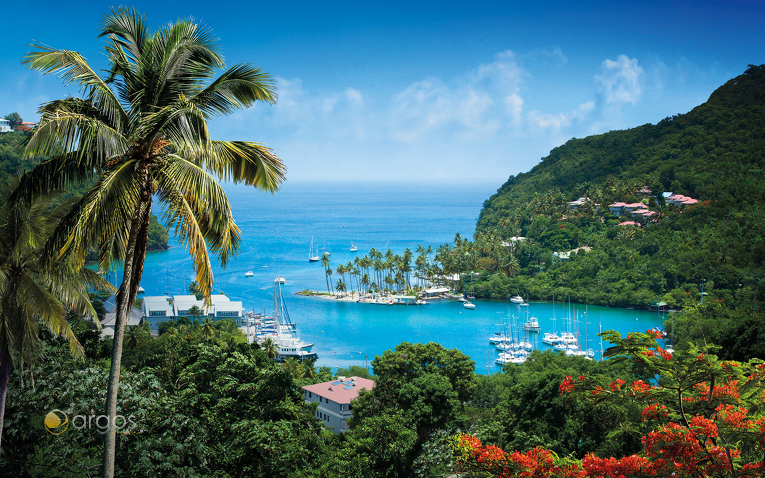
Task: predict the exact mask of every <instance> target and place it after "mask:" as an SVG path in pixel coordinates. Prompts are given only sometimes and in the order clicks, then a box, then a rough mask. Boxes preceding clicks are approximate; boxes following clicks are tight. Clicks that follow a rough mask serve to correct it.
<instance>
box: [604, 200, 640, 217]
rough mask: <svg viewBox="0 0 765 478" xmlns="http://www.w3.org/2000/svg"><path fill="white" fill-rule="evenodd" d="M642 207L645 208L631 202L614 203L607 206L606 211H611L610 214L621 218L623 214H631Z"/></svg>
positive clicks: (638, 203)
mask: <svg viewBox="0 0 765 478" xmlns="http://www.w3.org/2000/svg"><path fill="white" fill-rule="evenodd" d="M644 207H645V204H643V203H640V202H633V203H626V202H615V203H613V204H610V205H609V206H608V210H609V211H611V214H613V215H614V216H621V215H623V214H628V213H631V212H632V211H634V210H635V209H641V208H644Z"/></svg>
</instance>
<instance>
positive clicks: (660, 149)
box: [436, 66, 765, 308]
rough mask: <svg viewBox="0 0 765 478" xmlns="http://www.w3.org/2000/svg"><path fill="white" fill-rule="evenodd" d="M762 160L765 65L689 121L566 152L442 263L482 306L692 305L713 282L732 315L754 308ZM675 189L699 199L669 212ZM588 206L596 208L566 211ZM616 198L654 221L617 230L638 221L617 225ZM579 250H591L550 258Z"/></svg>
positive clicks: (761, 257) (489, 210)
mask: <svg viewBox="0 0 765 478" xmlns="http://www.w3.org/2000/svg"><path fill="white" fill-rule="evenodd" d="M763 151H765V66H750V67H749V68H748V69H747V71H746V72H745V73H744V74H743V75H741V76H739V77H737V78H734V79H732V80H730V81H729V82H728V83H726V84H725V85H723V86H722V87H720V88H719V89H718V90H717V91H715V92H714V93H713V94H712V95H711V96H710V98H709V100H708V101H707V102H706V103H704V104H703V105H701V106H699V107H697V108H695V109H694V110H692V111H691V112H689V113H687V114H683V115H678V116H673V117H671V118H667V119H665V120H663V121H660V122H659V123H658V124H655V125H653V124H647V125H644V126H640V127H638V128H634V129H630V130H625V131H613V132H610V133H606V134H601V135H596V136H590V137H587V138H583V139H572V140H570V141H568V142H567V143H566V144H564V145H563V146H560V147H558V148H555V149H554V150H552V151H551V152H550V155H549V156H547V157H546V158H544V159H543V160H542V162H541V163H540V164H538V165H537V166H535V167H534V168H533V169H532V170H531V171H529V172H527V173H523V174H519V175H518V176H515V177H511V178H510V179H509V180H508V181H507V182H506V183H505V184H504V185H503V186H502V187H501V188H500V189H499V191H498V192H497V193H496V194H495V195H494V196H492V197H491V198H490V199H489V200H487V201H486V202H485V204H484V208H483V210H482V212H481V216H480V218H479V220H478V225H477V232H476V236H475V238H474V241H464V240H455V244H454V245H453V246H447V250H445V251H444V252H443V253H442V254H441V255H440V257H437V258H436V259H437V260H438V262H439V263H440V266H441V268H442V269H444V270H445V272H447V273H455V272H468V271H471V270H473V271H477V272H480V273H481V275H480V276H479V278H478V279H477V280H478V282H477V283H476V285H475V288H476V295H477V296H482V297H494V298H505V297H507V295H508V294H516V293H521V294H523V292H524V289H526V290H528V294H529V296H530V297H531V298H536V299H548V300H549V299H550V298H551V297H552V295H553V294H555V295H557V296H564V295H567V294H571V297H572V300H576V301H579V302H585V301H587V302H590V303H597V304H601V305H612V306H641V307H646V306H648V304H649V303H651V302H655V301H658V300H663V301H665V302H667V303H668V304H669V305H670V306H671V307H677V308H682V307H683V306H686V305H690V304H695V303H697V302H698V301H699V299H700V287H701V284H702V283H704V284H705V292H708V293H710V294H712V295H713V299H715V300H716V299H721V300H722V301H723V302H724V303H725V304H726V305H728V306H731V305H734V304H735V302H733V301H732V300H730V299H733V296H736V295H742V296H744V297H748V298H749V299H748V301H747V302H748V303H749V304H751V298H752V297H753V294H754V293H757V294H758V295H759V296H761V297H762V296H763V294H764V293H765V241H763V238H765V221H763V217H762V214H763V210H765V188H764V187H763V181H762V175H763V171H764V170H765V155H763ZM643 187H646V188H648V189H650V190H651V193H645V195H640V190H641V189H642V188H643ZM665 191H669V192H673V193H675V194H683V195H686V196H691V197H693V198H696V199H698V200H699V201H700V202H699V203H698V204H696V205H692V206H685V207H682V206H676V205H673V204H668V203H667V202H666V200H665V198H663V197H662V196H661V193H662V192H665ZM580 197H588V198H590V200H591V201H588V202H585V203H584V204H583V205H582V206H580V207H579V208H578V209H577V210H573V209H571V208H569V206H568V202H569V201H574V200H576V199H577V198H580ZM618 201H622V202H627V203H634V202H637V201H642V202H643V203H644V204H645V205H646V206H647V207H648V208H650V209H651V210H653V211H654V212H656V214H655V215H654V216H652V218H651V219H655V220H656V222H649V223H646V222H645V221H644V220H643V226H642V227H636V226H618V224H619V223H620V222H622V221H626V220H631V219H633V218H632V217H629V216H628V217H626V218H625V217H624V216H622V217H617V216H614V215H612V214H611V212H610V211H609V207H608V206H609V205H610V204H612V203H615V202H618ZM598 205H599V207H598ZM634 220H635V221H637V222H640V221H641V219H634ZM514 237H525V240H520V241H513V240H512V239H511V238H514ZM503 242H505V244H504V245H503V244H502V243H503ZM582 246H588V247H589V248H591V250H589V251H585V250H584V249H581V250H579V251H578V253H573V254H572V255H571V258H570V259H569V260H567V261H565V260H561V261H556V260H555V259H554V257H553V253H555V252H558V253H560V252H567V251H570V250H572V249H575V248H579V247H582ZM458 252H459V253H458ZM464 253H467V255H466V254H464ZM455 262H457V263H456V264H455ZM739 293H740V294H739Z"/></svg>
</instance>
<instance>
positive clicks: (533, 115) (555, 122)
mask: <svg viewBox="0 0 765 478" xmlns="http://www.w3.org/2000/svg"><path fill="white" fill-rule="evenodd" d="M594 109H595V102H594V101H588V102H586V103H582V104H581V105H579V107H578V108H577V109H575V110H573V111H571V112H569V113H558V114H549V113H540V112H539V111H536V110H533V111H529V114H528V120H529V126H530V127H531V128H532V129H534V128H535V129H550V130H553V131H554V132H555V133H557V132H558V131H560V130H561V129H563V128H565V127H567V126H569V125H571V123H572V122H574V121H582V120H584V119H585V118H586V117H587V115H588V114H589V113H590V112H591V111H593V110H594Z"/></svg>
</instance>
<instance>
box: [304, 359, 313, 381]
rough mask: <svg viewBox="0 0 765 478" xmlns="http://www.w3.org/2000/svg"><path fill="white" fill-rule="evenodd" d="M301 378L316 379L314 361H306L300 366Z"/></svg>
mask: <svg viewBox="0 0 765 478" xmlns="http://www.w3.org/2000/svg"><path fill="white" fill-rule="evenodd" d="M301 365H302V368H303V377H305V378H314V377H316V359H311V360H306V361H304V362H303V363H302V364H301Z"/></svg>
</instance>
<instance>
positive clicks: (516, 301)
mask: <svg viewBox="0 0 765 478" xmlns="http://www.w3.org/2000/svg"><path fill="white" fill-rule="evenodd" d="M510 302H512V303H513V304H523V302H524V300H523V297H521V296H520V295H516V296H515V297H511V298H510Z"/></svg>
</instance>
